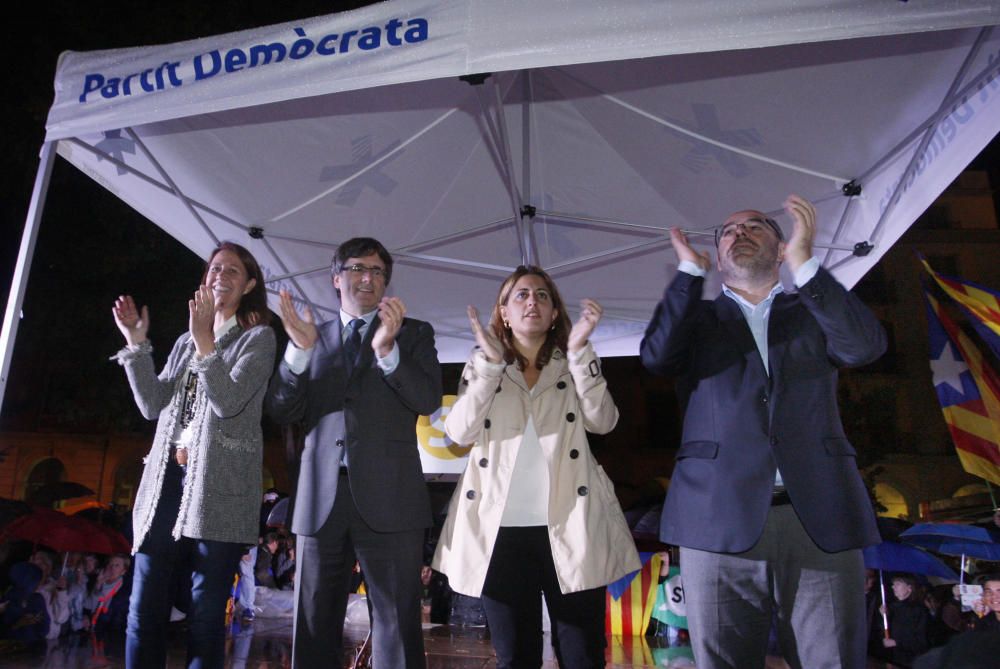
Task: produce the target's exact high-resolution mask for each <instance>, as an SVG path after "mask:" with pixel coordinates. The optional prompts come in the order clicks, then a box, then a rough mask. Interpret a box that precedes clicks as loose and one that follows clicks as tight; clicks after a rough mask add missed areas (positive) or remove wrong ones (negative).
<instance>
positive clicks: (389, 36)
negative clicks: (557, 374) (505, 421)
mask: <svg viewBox="0 0 1000 669" xmlns="http://www.w3.org/2000/svg"><path fill="white" fill-rule="evenodd" d="M998 23H1000V6H998V5H997V3H995V2H993V1H989V0H981V1H977V0H970V1H968V2H958V1H956V2H947V3H942V2H937V3H925V2H910V3H902V2H861V1H848V0H834V1H830V0H826V1H819V0H812V1H800V2H796V3H786V2H778V1H776V0H741V1H740V2H732V1H731V0H727V1H714V2H713V1H702V2H660V1H658V0H635V1H633V2H627V3H610V4H609V3H579V2H575V3H570V2H535V1H532V2H529V1H527V0H509V1H507V2H502V3H498V2H493V1H491V0H461V1H455V2H444V3H442V2H427V1H418V0H394V1H392V2H386V3H382V4H378V5H373V6H370V7H366V8H364V9H361V10H356V11H353V12H346V13H342V14H336V15H331V16H326V17H319V18H315V19H310V20H308V21H302V22H297V23H289V24H283V25H277V26H271V27H265V28H260V29H255V30H251V31H243V32H238V33H232V34H228V35H222V36H217V37H210V38H204V39H200V40H195V41H189V42H183V43H177V44H170V45H163V46H149V47H138V48H134V49H124V50H115V51H103V52H90V53H66V54H64V55H63V57H62V58H61V59H60V63H59V67H58V71H57V75H56V83H55V86H56V99H55V103H54V104H53V106H52V109H51V111H50V115H49V119H48V126H47V131H48V132H47V146H48V147H50V149H51V147H52V146H55V147H56V149H57V151H58V153H59V154H60V155H62V156H63V157H64V158H66V159H67V160H69V161H70V162H72V163H73V164H74V165H76V166H77V167H78V168H80V169H81V170H82V171H84V172H85V173H87V174H89V175H90V176H91V177H93V178H94V179H95V180H96V181H97V182H98V183H100V184H101V185H103V186H104V187H106V188H108V189H109V190H111V191H112V192H114V193H115V194H116V195H118V196H119V197H120V198H122V199H123V200H124V201H126V202H128V203H129V204H130V205H131V206H133V207H134V208H135V209H137V210H138V211H140V212H141V213H142V214H144V215H145V216H146V217H148V218H149V219H150V220H152V221H153V222H155V223H156V224H157V225H159V226H161V227H162V228H164V229H165V230H166V231H168V232H169V233H170V234H171V235H173V236H174V237H176V238H177V239H179V240H180V241H181V242H183V243H184V244H185V245H187V246H188V247H189V248H191V249H192V250H193V251H194V252H196V253H198V254H199V255H202V256H203V255H205V254H207V253H208V251H209V250H210V249H211V248H212V247H213V245H214V244H215V243H216V242H217V241H218V240H220V239H232V240H234V241H237V242H239V243H242V244H244V245H246V246H247V247H248V248H250V250H251V251H252V252H253V253H254V255H255V256H256V257H257V258H258V259H259V261H260V262H261V265H262V266H263V267H264V269H265V273H266V275H267V276H268V278H269V282H268V288H269V290H270V291H271V293H272V300H275V299H276V298H275V295H276V292H277V290H278V288H288V289H290V290H292V291H293V293H294V294H295V295H296V296H298V297H300V298H301V299H302V300H304V301H305V302H307V303H309V304H311V305H312V306H313V307H314V310H315V311H317V312H318V313H319V314H320V316H321V318H324V319H325V318H328V317H330V315H331V314H332V313H333V312H334V310H335V309H336V308H337V301H336V297H335V295H334V293H333V290H332V289H331V287H330V283H329V261H330V257H331V255H332V253H333V251H334V250H335V248H336V245H337V244H338V243H339V242H341V241H343V240H345V239H347V238H349V237H352V236H356V235H368V236H374V237H377V238H379V239H380V240H381V241H382V242H383V243H385V244H386V246H387V247H389V249H390V250H391V251H392V252H393V254H394V256H395V257H396V259H397V267H396V271H395V272H394V275H393V281H392V285H391V286H390V292H391V293H394V294H396V295H399V296H400V297H402V298H403V299H404V301H405V302H406V304H407V306H408V310H409V313H410V315H412V316H414V317H417V318H422V319H425V320H429V321H431V322H432V323H433V324H434V326H435V329H436V331H437V333H438V337H437V345H438V350H439V353H440V356H441V359H442V361H460V360H464V359H465V357H466V355H467V353H468V350H469V348H470V346H471V345H472V338H471V335H470V334H469V330H468V322H467V318H466V316H465V306H466V305H467V304H474V305H477V306H479V307H480V310H485V309H486V308H487V307H488V306H489V305H490V304H491V303H492V300H493V299H494V297H495V295H496V290H497V288H498V286H499V282H500V279H501V278H502V277H503V276H505V275H506V274H507V273H508V272H509V271H510V270H512V269H513V268H514V267H515V266H516V265H518V264H520V263H522V262H529V261H530V262H535V263H537V264H540V265H542V266H543V267H545V268H547V269H548V270H549V271H550V272H551V273H552V274H553V276H554V277H555V278H556V281H557V282H558V283H559V285H560V288H561V290H562V291H563V293H564V297H565V298H566V300H567V303H568V304H569V305H576V304H577V303H578V301H579V299H581V298H583V297H591V298H594V299H597V300H598V301H600V302H601V303H602V304H603V305H604V306H605V317H604V320H602V322H601V324H600V326H599V328H598V330H597V332H596V333H595V335H594V337H593V339H594V341H595V344H596V346H597V348H598V351H599V352H600V353H601V354H602V355H634V354H636V353H637V351H638V344H639V340H640V338H641V335H642V331H643V329H644V326H645V323H646V322H647V320H648V318H649V316H650V314H651V313H652V311H653V307H654V305H655V303H656V301H657V300H658V299H659V296H660V294H661V291H662V289H663V285H664V283H665V282H666V280H667V279H668V278H669V277H670V276H671V275H672V273H673V271H674V267H675V264H676V258H675V257H674V255H673V252H672V250H671V249H670V247H669V243H668V242H667V239H666V235H665V231H666V230H667V229H668V228H669V227H672V226H680V227H682V228H684V229H686V230H689V231H691V232H692V233H693V234H694V235H696V236H694V237H693V238H694V239H695V240H696V241H701V243H703V244H705V245H706V247H705V248H709V249H711V250H714V249H713V248H712V246H713V245H712V241H711V239H712V238H711V232H712V228H713V227H714V226H715V225H717V224H718V223H719V222H721V221H722V220H723V219H724V217H725V216H726V215H727V214H728V213H729V212H731V211H734V210H737V209H744V208H748V207H753V208H759V209H762V210H765V211H769V212H771V213H773V214H775V215H776V218H778V220H779V222H780V223H781V224H782V225H783V226H784V227H785V228H786V230H788V222H787V221H785V220H783V218H784V217H783V215H781V212H780V203H781V202H782V201H783V199H784V198H785V196H786V195H787V194H789V193H792V192H796V193H800V194H802V195H804V196H806V197H808V198H810V199H812V200H813V201H815V202H817V205H818V209H819V211H820V216H821V229H820V232H819V238H818V242H819V245H820V246H821V247H822V248H819V249H818V250H819V252H820V253H819V255H820V257H821V259H822V260H823V262H824V264H825V265H826V266H827V267H829V268H831V269H832V270H833V271H834V272H835V274H836V275H837V276H838V278H840V280H841V281H843V282H844V283H845V284H847V285H853V284H854V283H855V282H856V281H857V280H858V279H859V278H860V277H861V276H862V275H863V274H864V273H865V272H866V271H867V270H868V269H869V268H870V267H871V266H872V265H873V264H874V263H875V262H876V261H877V260H878V258H879V257H881V255H882V254H883V253H884V252H885V250H886V249H887V248H888V247H889V246H890V245H891V244H892V243H893V242H894V241H895V240H896V239H897V238H898V237H899V236H900V235H901V234H902V233H903V232H904V231H905V230H906V229H907V227H909V225H910V224H911V223H912V222H913V221H914V220H915V219H916V217H917V216H918V215H919V214H920V213H922V212H923V211H924V209H925V208H926V207H927V206H928V205H929V204H930V203H931V202H932V201H933V200H934V199H935V198H936V197H937V195H938V194H939V193H940V192H941V191H942V190H943V189H944V188H945V187H946V186H947V185H948V184H949V183H950V182H951V181H952V179H954V177H955V176H956V175H957V174H958V173H959V172H960V171H961V170H962V169H963V168H964V167H965V166H966V165H967V164H968V162H969V161H970V160H971V159H972V158H973V157H974V156H975V155H976V154H977V153H978V152H979V151H980V150H981V149H982V148H983V146H985V144H986V143H987V142H988V141H989V140H990V139H991V138H992V137H993V136H994V135H996V134H997V132H998V131H1000V101H998V99H1000V81H998V79H997V76H998V74H1000V35H998V34H997V32H996V31H995V30H993V28H992V27H993V26H994V25H996V24H998ZM480 73H492V74H491V75H490V76H488V77H485V78H484V77H468V76H467V75H476V74H480ZM40 185H42V184H40ZM39 192H44V188H39ZM33 215H34V214H33ZM32 227H33V226H28V228H29V230H28V231H27V232H26V238H27V236H28V235H29V234H33V233H32V232H31V228H32ZM698 233H704V236H697V235H698ZM856 245H860V246H858V247H857V248H858V249H859V252H858V254H854V253H853V251H854V250H855V247H856ZM868 251H870V252H868ZM865 253H867V255H864V254H865ZM29 255H30V254H29ZM22 285H23V280H22ZM16 289H17V282H16V281H15V290H16ZM12 304H13V305H14V306H17V305H19V302H16V301H15V300H12ZM275 305H276V302H274V303H272V306H275ZM11 306H12V305H8V317H10V314H11ZM571 312H572V313H571V316H573V317H575V316H576V311H575V309H571ZM13 313H17V312H16V310H15V311H14V312H13ZM9 327H10V325H9V324H7V323H5V336H6V335H7V334H8V333H9ZM7 343H8V346H7V355H9V342H7ZM5 369H6V364H5Z"/></svg>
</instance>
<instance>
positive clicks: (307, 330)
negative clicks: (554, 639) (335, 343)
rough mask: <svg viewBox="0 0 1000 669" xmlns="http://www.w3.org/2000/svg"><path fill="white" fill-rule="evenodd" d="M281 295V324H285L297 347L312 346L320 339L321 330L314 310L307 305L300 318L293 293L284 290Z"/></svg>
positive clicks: (286, 330)
mask: <svg viewBox="0 0 1000 669" xmlns="http://www.w3.org/2000/svg"><path fill="white" fill-rule="evenodd" d="M279 295H280V302H281V313H280V316H281V324H282V325H283V326H284V328H285V332H286V333H287V334H288V338H289V339H291V340H292V343H293V344H295V346H296V348H300V349H302V350H308V349H310V348H312V347H313V346H315V345H316V342H317V341H318V340H319V330H317V329H316V322H315V321H314V320H313V315H312V311H311V310H310V309H309V307H306V308H305V309H304V310H303V315H302V317H301V318H300V317H299V312H298V311H296V310H295V302H294V301H293V300H292V294H291V293H289V292H288V291H287V290H282V291H281V292H280V293H279Z"/></svg>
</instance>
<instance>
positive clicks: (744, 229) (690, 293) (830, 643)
mask: <svg viewBox="0 0 1000 669" xmlns="http://www.w3.org/2000/svg"><path fill="white" fill-rule="evenodd" d="M785 211H786V212H787V214H788V215H789V217H790V218H791V219H792V222H793V231H792V234H791V237H790V238H789V239H788V241H787V243H786V242H785V241H784V236H783V233H782V231H781V228H780V227H779V226H778V224H777V223H776V222H775V221H773V220H772V219H770V218H768V217H767V216H766V215H764V214H763V213H761V212H759V211H740V212H737V213H735V214H733V215H732V216H730V217H729V218H728V219H727V220H726V222H725V223H723V225H722V227H721V228H720V229H719V230H718V232H717V236H716V241H717V247H718V261H717V267H718V270H719V272H720V273H721V274H722V279H723V282H724V287H723V293H722V295H720V296H719V297H718V298H717V299H716V300H714V301H703V300H702V299H701V293H702V287H703V284H704V277H705V275H706V274H707V273H708V270H709V268H710V262H709V256H708V253H698V252H696V251H695V250H694V249H692V248H691V246H690V245H689V244H688V241H687V239H686V237H685V235H684V233H683V232H681V231H680V230H679V229H677V228H674V229H672V230H671V231H670V241H671V243H672V245H673V247H674V250H675V251H676V252H677V256H678V259H679V260H680V264H679V265H678V272H677V275H676V276H675V277H674V279H673V281H672V282H671V283H670V285H669V286H668V287H667V290H666V293H665V294H664V297H663V300H662V301H661V302H660V304H659V305H658V306H657V308H656V312H655V313H654V315H653V318H652V321H651V322H650V324H649V326H648V327H647V329H646V334H645V337H644V338H643V340H642V344H641V346H640V352H641V356H642V362H643V365H645V366H646V368H647V369H649V370H650V371H652V372H654V373H658V374H669V375H672V376H674V377H675V378H676V382H677V394H678V397H679V398H680V402H681V405H682V410H683V412H684V429H683V440H682V443H681V446H680V449H679V450H678V452H677V461H676V465H675V468H674V473H673V476H672V478H671V483H670V489H669V492H668V494H667V500H666V503H665V505H664V509H663V517H662V519H661V523H660V536H661V539H662V540H663V541H665V542H667V543H670V544H676V545H679V546H681V565H680V566H681V573H682V574H683V579H684V592H685V599H686V603H687V614H688V622H689V624H690V627H691V638H692V644H693V646H694V652H695V660H696V662H697V665H698V667H699V669H713V668H717V667H731V668H738V669H745V668H747V667H763V666H764V658H765V655H766V649H767V641H768V632H769V630H770V628H771V625H772V619H773V621H774V623H775V625H776V627H777V632H778V639H779V643H780V646H781V649H782V652H783V654H784V656H785V659H786V660H787V661H788V663H789V664H790V665H791V666H792V667H808V668H809V669H817V668H823V667H847V668H853V667H858V668H863V667H864V666H865V638H866V630H865V625H864V622H865V604H864V565H863V562H862V556H861V550H860V549H861V548H862V547H863V546H866V545H869V544H873V543H878V541H879V538H878V533H877V531H876V528H875V516H874V513H873V511H872V507H871V503H870V502H869V498H868V494H867V492H866V490H865V487H864V485H863V483H862V481H861V477H860V475H859V474H858V469H857V465H856V463H855V452H854V449H853V448H852V447H851V445H850V444H849V443H848V441H847V439H846V437H845V435H844V430H843V426H842V425H841V421H840V415H839V412H838V410H837V399H836V397H837V369H838V367H841V366H853V365H863V364H867V363H869V362H872V361H874V360H876V359H877V358H878V357H879V356H880V355H882V353H883V351H884V350H885V347H886V337H885V331H884V330H883V329H882V327H881V325H880V324H879V322H878V320H877V319H876V318H875V316H874V315H873V314H872V313H871V312H870V311H869V310H868V309H867V308H866V307H865V306H864V305H863V304H862V303H861V302H860V301H859V300H858V299H857V298H856V297H855V296H854V295H852V294H851V293H849V292H848V291H847V290H846V289H845V288H844V287H843V286H842V285H840V284H839V283H838V282H837V281H836V279H834V278H833V276H832V275H830V274H829V273H828V272H827V271H826V270H825V269H823V268H822V267H820V265H819V261H818V260H817V259H816V258H814V257H812V243H813V238H814V236H815V230H816V210H815V209H814V208H813V206H812V204H811V203H809V202H808V201H807V200H805V199H803V198H801V197H798V196H795V195H792V196H789V198H788V199H787V200H786V201H785ZM783 261H784V262H787V263H788V266H789V269H790V270H791V274H792V277H793V279H794V282H795V285H796V286H797V288H798V292H797V293H794V294H788V293H784V292H783V289H782V286H781V283H780V282H779V280H778V270H779V267H780V265H781V263H782V262H783Z"/></svg>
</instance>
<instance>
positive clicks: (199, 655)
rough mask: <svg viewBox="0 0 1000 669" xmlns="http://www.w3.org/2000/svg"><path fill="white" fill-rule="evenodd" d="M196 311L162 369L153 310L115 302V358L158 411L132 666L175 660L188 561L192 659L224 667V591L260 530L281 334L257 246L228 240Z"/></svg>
mask: <svg viewBox="0 0 1000 669" xmlns="http://www.w3.org/2000/svg"><path fill="white" fill-rule="evenodd" d="M188 312H189V331H188V332H185V333H184V334H183V335H181V336H180V338H179V339H178V340H177V342H176V343H175V344H174V347H173V350H172V351H171V352H170V356H169V357H168V359H167V363H166V366H165V367H164V368H163V370H162V371H160V373H159V374H156V372H155V370H154V368H153V358H152V347H151V346H150V344H149V340H148V339H147V332H148V330H149V312H148V310H147V308H146V307H143V308H142V310H141V311H140V310H139V309H137V308H136V305H135V302H134V301H133V299H132V297H130V296H128V295H122V296H120V297H119V298H118V300H117V301H116V302H115V305H114V309H113V315H114V319H115V323H116V324H117V326H118V329H119V330H120V331H121V333H122V335H124V337H125V342H126V346H125V348H124V349H122V350H121V351H119V352H118V354H117V355H116V356H115V359H117V360H118V362H119V364H121V365H122V366H123V367H124V368H125V373H126V375H127V377H128V381H129V385H130V386H131V388H132V393H133V395H134V396H135V401H136V404H137V405H138V406H139V409H140V411H141V412H142V414H143V416H145V417H146V418H148V419H150V420H154V419H156V420H158V422H157V426H156V436H155V438H154V440H153V446H152V448H151V449H150V452H149V455H148V456H147V457H146V467H145V469H144V470H143V473H142V480H141V482H140V484H139V489H138V491H137V493H136V500H135V508H134V510H133V514H132V515H133V525H134V531H135V539H134V543H133V546H132V551H133V553H134V554H135V575H134V582H133V586H132V596H131V599H130V602H129V613H128V629H127V635H126V649H125V663H126V666H127V667H128V668H129V669H140V668H141V669H155V668H156V667H164V666H165V665H166V629H167V621H168V618H169V613H170V606H171V599H170V597H169V591H170V582H171V577H172V575H173V573H174V572H175V570H178V569H181V568H184V569H187V568H188V565H190V569H191V571H192V573H191V577H192V581H191V608H190V611H189V614H188V621H189V624H190V627H189V630H190V631H189V634H188V649H187V662H188V666H189V667H205V668H210V667H217V668H219V669H221V667H222V666H223V660H224V657H225V624H224V621H225V612H226V600H227V599H228V597H229V590H230V587H231V585H232V582H233V575H234V574H235V573H236V570H237V564H238V562H239V559H240V556H241V555H242V553H243V550H244V547H245V546H246V545H247V544H253V543H256V540H257V522H258V511H259V506H260V490H261V487H262V486H261V463H262V456H263V434H262V432H261V425H260V421H261V410H262V404H263V400H264V393H265V391H266V389H267V382H268V379H269V378H270V376H271V371H272V369H273V365H274V351H275V337H274V331H273V330H272V329H271V328H270V327H268V323H269V321H270V312H269V311H268V308H267V295H266V292H265V290H264V276H263V273H262V272H261V269H260V267H259V265H258V264H257V261H256V260H255V259H254V257H253V256H252V255H250V252H249V251H247V250H246V249H245V248H243V247H242V246H239V245H238V244H233V243H231V242H223V243H221V244H220V245H219V246H218V247H217V248H216V249H215V250H214V251H213V252H212V254H211V256H209V261H208V263H207V264H206V267H205V272H204V274H203V276H202V280H201V285H200V286H199V288H198V290H196V291H195V293H194V295H193V297H192V299H191V300H190V301H189V302H188ZM182 565H184V567H182Z"/></svg>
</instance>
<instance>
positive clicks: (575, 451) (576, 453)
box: [569, 448, 580, 460]
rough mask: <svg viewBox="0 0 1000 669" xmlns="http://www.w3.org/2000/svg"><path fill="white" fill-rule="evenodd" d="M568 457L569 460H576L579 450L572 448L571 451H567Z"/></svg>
mask: <svg viewBox="0 0 1000 669" xmlns="http://www.w3.org/2000/svg"><path fill="white" fill-rule="evenodd" d="M569 457H570V459H571V460H576V459H577V458H578V457H580V451H578V450H576V449H575V448H574V449H573V450H572V451H570V452H569Z"/></svg>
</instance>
